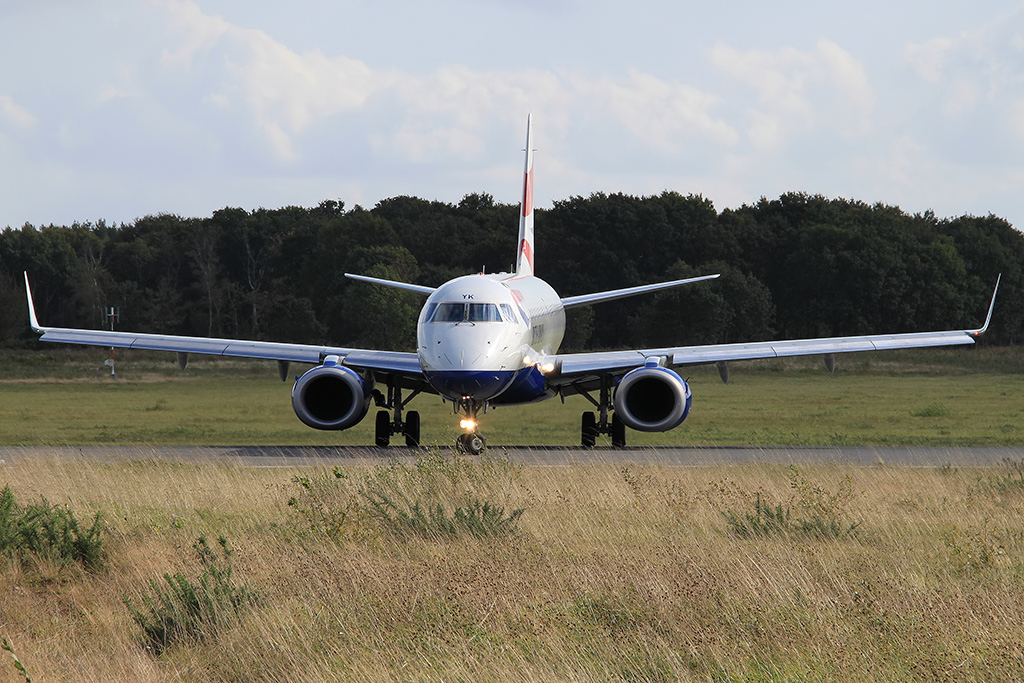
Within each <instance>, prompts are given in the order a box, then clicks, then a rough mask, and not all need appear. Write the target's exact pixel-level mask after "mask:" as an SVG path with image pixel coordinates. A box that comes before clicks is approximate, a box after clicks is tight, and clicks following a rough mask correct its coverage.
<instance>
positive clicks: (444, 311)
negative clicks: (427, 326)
mask: <svg viewBox="0 0 1024 683" xmlns="http://www.w3.org/2000/svg"><path fill="white" fill-rule="evenodd" d="M465 309H466V306H465V305H464V304H438V305H437V310H436V311H434V317H433V318H431V319H430V322H432V323H461V322H462V318H463V315H464V313H465Z"/></svg>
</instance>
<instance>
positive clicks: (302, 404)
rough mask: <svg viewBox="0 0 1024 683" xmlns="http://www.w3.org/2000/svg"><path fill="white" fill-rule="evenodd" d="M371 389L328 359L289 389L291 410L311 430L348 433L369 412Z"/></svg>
mask: <svg viewBox="0 0 1024 683" xmlns="http://www.w3.org/2000/svg"><path fill="white" fill-rule="evenodd" d="M371 391H372V387H371V386H370V385H369V384H368V383H367V382H366V381H364V380H363V378H362V377H360V376H359V373H357V372H356V371H355V370H353V369H351V368H346V367H344V366H341V365H338V364H337V361H336V360H333V361H332V360H331V359H330V358H329V359H328V360H327V361H325V362H324V364H323V365H318V366H317V367H315V368H311V369H309V370H307V371H306V373H305V374H303V375H302V377H300V378H299V379H298V380H297V381H296V382H295V386H294V387H292V408H293V409H294V410H295V414H296V415H298V417H299V419H300V420H302V421H303V422H304V423H305V424H307V425H309V426H310V427H312V428H313V429H348V428H349V427H353V426H355V425H356V424H358V423H359V421H360V420H362V419H363V418H364V417H365V416H366V412H367V411H368V410H369V409H370V394H371Z"/></svg>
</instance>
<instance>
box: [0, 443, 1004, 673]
mask: <svg viewBox="0 0 1024 683" xmlns="http://www.w3.org/2000/svg"><path fill="white" fill-rule="evenodd" d="M431 458H432V459H431ZM342 475H343V476H342V477H341V478H339V477H336V476H335V475H334V473H332V472H330V471H327V470H324V471H317V470H314V469H311V468H307V469H302V470H288V469H284V470H261V469H242V468H238V467H232V466H226V465H221V464H213V463H209V464H200V465H184V464H172V463H165V462H159V463H158V462H145V463H121V464H102V463H97V462H94V461H88V460H84V459H83V460H78V461H57V460H53V459H45V458H41V459H37V460H28V461H19V464H18V466H17V467H9V466H8V467H6V468H3V469H0V486H2V485H4V484H6V483H9V484H10V485H11V488H12V490H13V491H14V492H15V494H16V495H17V496H18V499H19V500H21V501H26V500H31V499H33V498H35V497H38V496H40V495H43V496H45V497H46V498H47V499H48V500H50V501H51V502H54V503H65V504H67V505H69V506H70V507H71V508H72V509H74V510H75V511H76V512H77V513H79V514H80V515H81V516H85V515H91V514H93V513H95V512H97V511H98V512H100V513H101V514H102V515H103V517H104V519H105V520H106V524H107V527H108V536H107V540H106V548H107V553H108V554H107V558H106V567H105V568H104V569H102V570H100V571H95V572H89V571H86V570H84V569H81V568H79V567H77V566H71V567H63V568H61V567H56V566H48V565H47V564H46V563H45V561H41V560H34V559H32V558H7V559H5V560H3V562H2V565H0V597H2V600H0V636H3V637H6V638H7V639H8V640H9V641H10V642H11V644H12V645H13V647H14V649H15V650H16V652H17V655H18V657H19V659H20V661H21V662H23V663H24V665H25V667H26V668H27V670H28V671H29V672H30V674H31V675H32V677H33V679H34V680H47V681H59V680H69V681H70V680H75V681H113V680H119V681H123V680H134V681H181V680H188V681H243V680H244V681H285V680H288V681H293V680H307V681H337V680H366V681H451V680H460V679H461V680H473V681H542V680H543V681H553V680H555V681H584V680H586V681H590V680H623V681H674V680H683V681H689V680H694V681H732V680H760V681H802V680H806V681H817V680H843V681H918V680H920V681H925V680H928V681H931V680H1018V679H1020V678H1022V677H1024V646H1022V643H1024V625H1022V624H1024V517H1022V514H1021V513H1022V511H1024V510H1022V509H1024V480H1022V479H1021V477H1020V469H1019V466H1018V467H1017V468H1015V467H1014V466H1012V465H1010V464H1007V465H1006V466H1004V467H1000V468H991V469H984V470H966V469H954V468H950V467H944V468H935V469H903V468H892V467H884V466H880V467H874V468H854V467H839V466H828V467H826V466H821V467H802V468H801V469H800V470H798V471H794V470H792V469H791V468H786V467H783V466H769V465H751V466H742V467H736V466H719V467H701V468H668V467H658V466H628V467H620V466H610V465H595V466H589V465H585V464H580V465H575V466H571V467H548V468H545V467H524V468H520V467H518V466H513V465H509V464H507V463H500V462H498V463H493V462H492V463H487V464H481V463H479V462H477V461H465V460H462V461H451V460H447V459H445V458H440V457H434V456H431V457H430V458H428V459H427V460H426V461H424V462H423V463H421V467H420V468H417V467H416V466H414V465H411V464H406V465H405V466H404V467H396V468H393V469H391V470H384V469H373V468H369V467H352V468H346V469H345V470H344V471H343V472H342ZM293 477H300V478H301V477H305V478H306V479H305V481H306V482H308V486H304V485H303V484H302V483H301V481H302V480H300V481H299V482H296V481H293ZM381 481H385V482H387V485H388V486H391V487H392V488H391V489H389V490H391V491H396V490H401V491H403V492H404V494H405V495H407V496H408V497H409V498H410V499H414V498H416V497H417V496H419V497H420V498H422V499H424V500H426V499H428V498H429V499H430V500H432V501H436V502H440V503H442V504H443V505H444V506H445V509H446V510H449V511H450V510H453V509H454V506H456V505H458V504H460V502H464V501H465V499H466V496H468V495H473V496H476V497H478V498H480V499H483V500H487V501H490V502H492V503H494V504H495V505H500V506H504V508H505V509H506V510H512V509H516V508H524V509H525V511H524V513H523V515H522V516H521V517H520V518H519V519H518V520H516V527H517V531H516V532H515V533H512V534H510V535H496V536H490V537H487V536H485V537H477V536H474V535H471V534H463V535H457V536H453V537H446V538H430V537H418V536H409V535H396V534H394V533H391V532H390V531H388V530H387V528H386V527H384V526H381V525H379V524H376V523H375V522H374V520H373V519H372V518H371V517H369V516H367V515H366V514H363V513H361V512H360V510H361V508H360V506H359V501H360V500H365V499H364V498H360V493H359V491H360V489H364V490H365V489H366V487H367V486H369V485H372V484H373V483H374V482H378V483H379V482H381ZM844 482H848V484H845V483H844ZM758 497H761V499H763V500H765V501H770V502H771V503H772V504H773V505H779V506H782V507H783V508H784V509H786V510H787V511H789V512H790V513H791V517H790V519H791V520H797V519H804V520H807V519H813V518H814V517H815V516H817V517H821V518H834V519H836V520H839V521H842V522H844V523H848V524H847V528H848V527H849V526H853V525H856V526H855V528H854V530H853V531H852V532H851V533H846V534H842V535H840V536H838V537H834V538H832V537H824V536H821V535H818V534H814V533H806V532H803V531H801V530H799V529H798V528H797V527H796V526H795V525H793V526H792V528H788V529H783V530H781V531H778V532H772V533H768V534H765V535H753V536H749V537H743V536H741V535H739V534H737V533H736V532H735V529H734V528H733V527H732V526H731V525H730V523H729V521H728V517H727V513H729V512H732V513H734V515H737V516H742V515H744V514H747V513H750V512H753V510H754V503H755V500H757V498H758ZM292 498H294V499H295V502H294V503H293V505H289V504H288V503H289V500H290V499H292ZM317 505H319V506H321V507H320V508H318V509H320V510H321V511H322V512H324V513H330V512H333V511H336V510H337V509H338V508H339V506H342V507H343V506H346V505H352V507H351V508H350V514H348V515H346V516H344V518H339V517H337V516H335V517H329V519H331V520H333V521H334V522H336V523H337V524H338V525H340V526H339V527H338V528H335V529H334V530H333V531H329V530H328V527H327V526H326V525H325V523H324V519H328V517H323V516H321V517H317V516H316V515H312V514H303V513H302V512H301V511H302V510H306V511H311V510H314V509H315V506H317ZM339 520H340V521H339ZM200 535H207V536H209V537H211V538H215V537H217V536H219V535H224V536H227V537H228V538H229V539H230V543H231V546H232V547H233V548H234V551H235V552H234V555H233V556H232V562H233V566H234V570H235V575H236V577H238V579H239V580H244V581H245V582H246V583H247V584H248V586H249V587H251V588H252V589H253V590H255V591H257V592H258V593H259V595H260V598H261V599H260V602H259V605H258V606H256V607H254V608H253V609H252V610H250V611H249V612H248V613H247V614H246V615H245V616H244V617H243V618H242V619H241V621H240V622H239V623H238V624H237V625H234V626H232V627H230V628H228V629H226V630H225V631H224V632H222V633H220V634H219V636H218V637H217V638H215V639H211V640H208V641H205V642H201V643H199V644H197V645H188V646H177V647H171V648H170V649H168V650H167V651H166V652H164V653H163V654H159V655H157V654H156V653H154V652H153V651H150V650H147V649H146V647H145V642H144V640H143V639H142V637H141V633H140V631H139V629H138V627H137V626H136V625H135V624H134V623H133V621H132V619H131V617H130V616H129V613H128V611H127V609H126V608H125V606H124V604H123V598H124V597H125V596H128V597H131V598H132V599H133V600H135V601H138V599H139V598H140V597H141V596H142V595H143V594H144V592H145V591H146V590H147V588H148V586H149V581H150V579H152V578H154V577H159V576H161V575H162V574H163V573H165V572H179V571H180V572H182V573H184V574H186V575H192V576H195V575H196V574H197V573H198V570H199V567H198V564H197V562H196V560H195V558H194V553H193V551H192V546H193V544H194V543H195V541H196V538H197V537H198V536H200ZM19 675H20V674H19V673H18V672H17V671H16V669H15V668H14V667H13V665H9V662H8V661H7V660H6V659H0V681H7V680H11V681H15V680H21V679H20V678H19Z"/></svg>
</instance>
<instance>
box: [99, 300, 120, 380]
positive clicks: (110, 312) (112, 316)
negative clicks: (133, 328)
mask: <svg viewBox="0 0 1024 683" xmlns="http://www.w3.org/2000/svg"><path fill="white" fill-rule="evenodd" d="M103 315H104V317H105V318H107V320H109V321H110V331H111V332H113V331H114V321H115V320H116V321H117V322H121V312H120V311H119V310H117V309H116V308H114V307H113V306H111V307H110V308H108V309H107V310H106V311H104V314H103ZM103 364H104V365H109V366H110V379H117V375H116V374H115V373H114V347H113V346H111V347H110V358H109V359H107V360H105V361H103Z"/></svg>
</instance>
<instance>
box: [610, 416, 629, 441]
mask: <svg viewBox="0 0 1024 683" xmlns="http://www.w3.org/2000/svg"><path fill="white" fill-rule="evenodd" d="M625 447H626V423H625V422H623V421H622V419H621V418H620V417H619V415H618V413H612V448H625Z"/></svg>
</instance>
